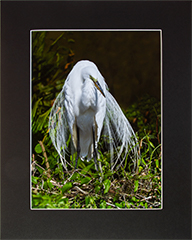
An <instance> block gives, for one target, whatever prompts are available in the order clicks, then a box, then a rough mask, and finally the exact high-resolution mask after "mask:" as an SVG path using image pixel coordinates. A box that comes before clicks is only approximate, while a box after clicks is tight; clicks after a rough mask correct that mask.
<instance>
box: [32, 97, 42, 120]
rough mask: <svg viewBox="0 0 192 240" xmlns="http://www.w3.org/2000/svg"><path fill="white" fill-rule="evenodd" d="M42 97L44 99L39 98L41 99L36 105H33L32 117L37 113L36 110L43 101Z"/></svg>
mask: <svg viewBox="0 0 192 240" xmlns="http://www.w3.org/2000/svg"><path fill="white" fill-rule="evenodd" d="M41 99H42V98H39V99H38V100H37V101H36V102H35V104H34V106H33V109H32V118H34V117H35V114H36V111H37V108H38V105H39V102H40V101H41Z"/></svg>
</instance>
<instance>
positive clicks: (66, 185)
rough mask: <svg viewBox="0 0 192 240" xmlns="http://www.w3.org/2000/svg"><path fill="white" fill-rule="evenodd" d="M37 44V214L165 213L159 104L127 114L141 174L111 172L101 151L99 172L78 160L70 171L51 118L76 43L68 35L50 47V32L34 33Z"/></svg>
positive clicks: (146, 100)
mask: <svg viewBox="0 0 192 240" xmlns="http://www.w3.org/2000/svg"><path fill="white" fill-rule="evenodd" d="M32 39H33V47H32V64H33V65H32V113H31V117H32V161H31V192H32V194H31V195H32V208H34V209H35V208H47V209H52V208H54V209H66V208H67V209H68V208H70V209H79V208H81V209H150V208H161V183H162V182H161V106H160V102H159V101H158V100H156V99H155V98H152V97H150V96H148V95H146V96H144V97H142V98H141V99H138V101H137V102H136V103H134V104H133V105H132V106H130V107H129V109H128V110H126V111H124V113H125V115H126V117H127V118H128V119H129V121H130V123H131V125H132V126H133V128H134V130H135V132H136V134H137V138H138V143H139V151H140V159H139V163H138V171H137V172H132V170H131V169H132V165H131V163H127V164H126V166H125V167H124V168H119V169H118V170H114V171H113V172H112V171H111V169H110V164H109V162H110V161H109V153H108V152H104V153H102V152H101V151H100V149H99V159H98V162H99V166H100V171H98V172H97V171H96V170H95V165H94V162H93V160H91V161H90V162H87V161H80V160H79V161H78V168H77V169H76V170H75V169H74V165H75V155H74V156H70V157H69V160H70V163H71V165H72V167H70V168H69V170H68V171H65V170H64V169H63V167H62V164H61V162H60V159H59V156H58V154H57V152H56V150H55V148H54V147H53V145H52V142H51V140H50V138H49V135H48V117H49V113H50V110H51V106H52V104H53V101H54V99H55V98H56V96H57V94H58V93H59V92H60V90H61V89H62V87H63V84H64V81H65V79H66V76H67V74H68V73H69V71H70V70H71V68H72V64H73V56H74V53H73V50H72V48H73V44H74V40H73V39H71V38H70V34H69V33H67V32H66V33H61V35H60V36H59V37H57V39H53V40H52V42H50V43H48V41H46V33H45V32H34V33H33V35H32ZM61 43H62V44H61ZM61 46H62V47H61ZM63 46H65V47H63ZM100 145H101V144H99V146H100ZM101 147H102V146H101Z"/></svg>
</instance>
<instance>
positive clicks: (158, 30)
mask: <svg viewBox="0 0 192 240" xmlns="http://www.w3.org/2000/svg"><path fill="white" fill-rule="evenodd" d="M42 31H45V32H48V31H52V32H54V31H55V32H64V31H68V32H69V31H70V32H75V31H79V32H80V31H91V32H94V31H103V32H106V31H110V32H122V31H123V32H141V31H143V32H153V31H156V32H160V82H161V154H162V157H161V208H147V209H144V208H139V209H136V208H133V209H126V208H125V209H124V208H123V209H107V208H105V209H100V208H96V209H89V208H86V209H81V208H75V209H72V208H61V209H59V208H56V209H55V208H50V209H47V208H32V193H31V187H32V182H31V157H32V149H31V146H32V128H31V127H32V125H31V110H32V101H31V100H32V32H42ZM162 132H163V37H162V29H33V30H30V179H29V181H30V210H33V211H34V210H38V211H39V210H46V211H47V210H56V211H61V210H62V211H63V210H76V211H77V210H78V211H85V210H96V211H98V210H99V211H102V210H108V211H109V210H111V211H114V210H115V211H117V210H118V211H119V210H120V211H127V210H129V211H151V210H153V211H159V210H163V134H162Z"/></svg>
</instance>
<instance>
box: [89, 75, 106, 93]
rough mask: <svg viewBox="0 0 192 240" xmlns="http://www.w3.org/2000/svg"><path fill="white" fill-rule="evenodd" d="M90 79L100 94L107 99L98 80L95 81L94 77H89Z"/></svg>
mask: <svg viewBox="0 0 192 240" xmlns="http://www.w3.org/2000/svg"><path fill="white" fill-rule="evenodd" d="M89 77H90V79H91V80H92V81H93V83H94V85H95V87H96V88H97V89H98V90H99V91H100V93H101V94H102V95H103V96H104V97H105V94H104V92H103V89H102V87H101V85H100V84H99V82H98V80H97V79H95V78H94V77H93V76H91V75H89Z"/></svg>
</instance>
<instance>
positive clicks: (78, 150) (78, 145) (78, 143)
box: [75, 126, 81, 169]
mask: <svg viewBox="0 0 192 240" xmlns="http://www.w3.org/2000/svg"><path fill="white" fill-rule="evenodd" d="M80 151H81V149H80V139H79V128H78V126H77V157H76V160H75V169H76V168H77V161H78V159H79V155H80Z"/></svg>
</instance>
